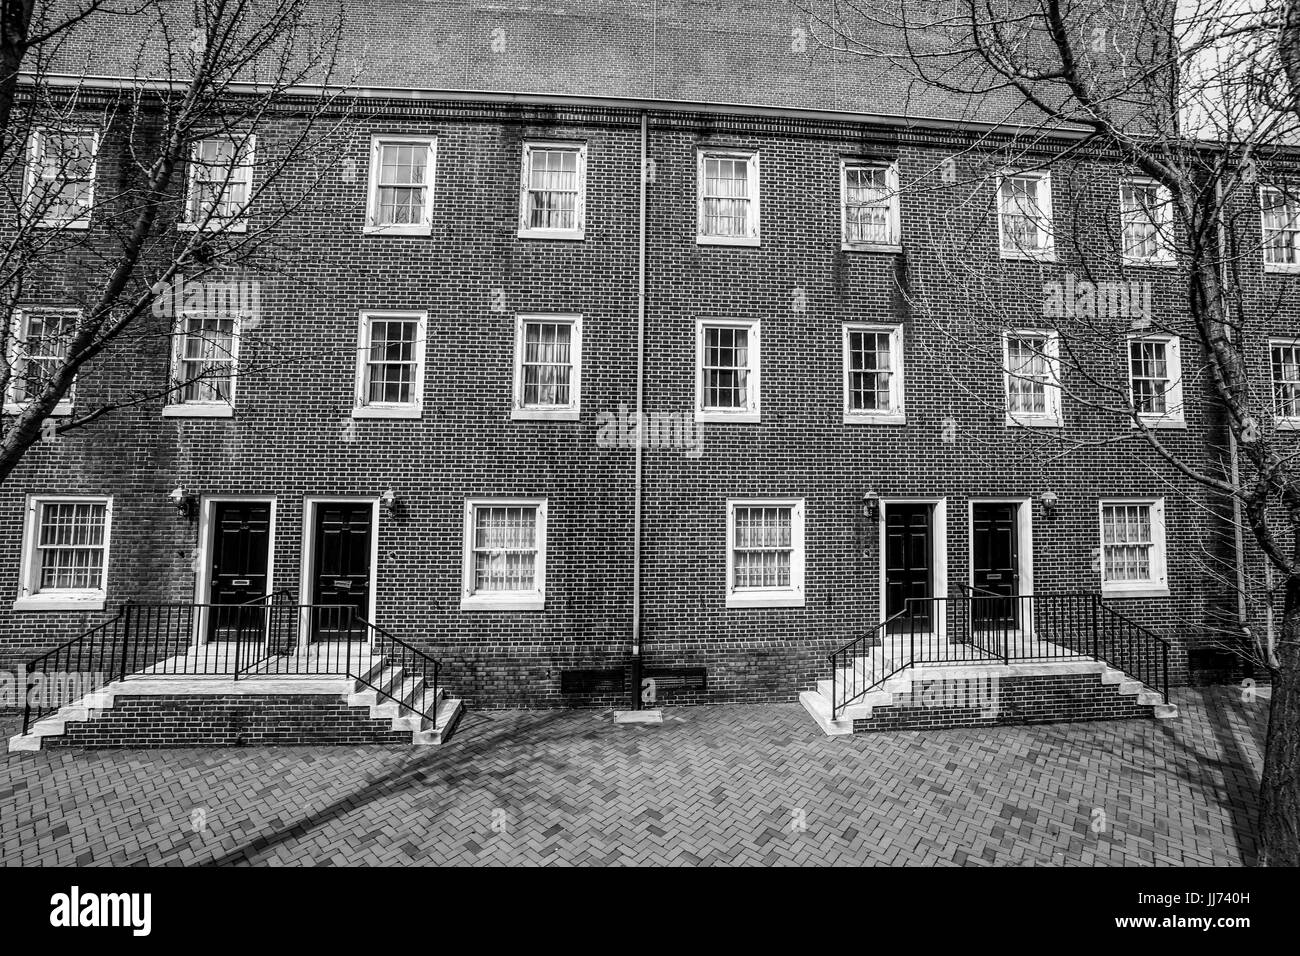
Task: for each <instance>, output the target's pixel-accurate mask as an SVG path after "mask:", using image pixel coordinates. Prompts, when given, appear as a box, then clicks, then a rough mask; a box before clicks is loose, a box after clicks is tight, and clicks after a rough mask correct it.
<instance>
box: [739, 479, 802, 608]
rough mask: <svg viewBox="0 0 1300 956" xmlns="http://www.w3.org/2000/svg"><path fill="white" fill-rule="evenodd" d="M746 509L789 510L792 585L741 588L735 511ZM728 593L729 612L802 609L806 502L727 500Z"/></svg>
mask: <svg viewBox="0 0 1300 956" xmlns="http://www.w3.org/2000/svg"><path fill="white" fill-rule="evenodd" d="M745 508H756V509H757V508H773V509H789V510H790V544H791V547H790V584H789V585H788V586H784V587H782V586H773V587H739V586H737V583H736V574H737V567H736V565H737V562H736V553H737V540H736V511H737V510H738V509H745ZM726 547H727V555H726V563H727V569H726V571H727V578H726V584H727V593H726V606H727V607H729V608H755V607H803V606H804V602H805V596H804V572H805V560H806V556H805V551H804V499H802V498H728V499H727V541H726Z"/></svg>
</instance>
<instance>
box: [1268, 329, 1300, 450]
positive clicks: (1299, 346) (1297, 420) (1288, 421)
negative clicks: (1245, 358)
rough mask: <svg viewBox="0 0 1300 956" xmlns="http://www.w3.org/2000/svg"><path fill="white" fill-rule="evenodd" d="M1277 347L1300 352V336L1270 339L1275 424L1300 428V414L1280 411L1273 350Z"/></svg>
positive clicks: (1269, 370)
mask: <svg viewBox="0 0 1300 956" xmlns="http://www.w3.org/2000/svg"><path fill="white" fill-rule="evenodd" d="M1276 348H1283V349H1295V350H1296V352H1298V353H1300V337H1292V338H1278V337H1276V336H1274V337H1273V338H1270V339H1269V340H1268V389H1269V395H1270V398H1271V399H1272V405H1273V425H1274V427H1276V428H1278V429H1280V430H1283V431H1296V430H1300V415H1283V414H1280V413H1279V411H1278V403H1277V386H1278V381H1277V379H1276V378H1275V377H1274V376H1273V350H1274V349H1276Z"/></svg>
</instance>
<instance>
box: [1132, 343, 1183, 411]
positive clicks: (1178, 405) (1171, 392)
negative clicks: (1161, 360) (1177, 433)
mask: <svg viewBox="0 0 1300 956" xmlns="http://www.w3.org/2000/svg"><path fill="white" fill-rule="evenodd" d="M1134 342H1163V343H1164V344H1165V370H1166V373H1167V374H1168V376H1169V388H1167V389H1166V390H1165V407H1166V408H1167V411H1165V412H1163V413H1161V412H1137V413H1136V414H1137V419H1138V421H1139V422H1141V423H1142V424H1143V425H1145V426H1146V427H1147V428H1186V427H1187V421H1186V417H1185V412H1184V408H1183V359H1182V343H1181V341H1180V340H1179V338H1178V336H1176V335H1167V334H1134V335H1130V336H1128V338H1127V340H1126V341H1125V343H1124V369H1125V373H1124V374H1125V375H1126V376H1127V377H1128V399H1129V402H1130V404H1132V406H1133V408H1134V409H1135V410H1136V408H1137V402H1136V401H1135V399H1134V394H1133V343H1134ZM1129 424H1130V426H1131V427H1133V428H1137V427H1138V422H1134V421H1132V419H1130V422H1129Z"/></svg>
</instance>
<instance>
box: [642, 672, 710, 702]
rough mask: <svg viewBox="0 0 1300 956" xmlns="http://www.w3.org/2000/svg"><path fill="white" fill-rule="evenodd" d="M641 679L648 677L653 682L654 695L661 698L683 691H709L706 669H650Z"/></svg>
mask: <svg viewBox="0 0 1300 956" xmlns="http://www.w3.org/2000/svg"><path fill="white" fill-rule="evenodd" d="M642 677H643V678H645V677H650V678H653V679H654V682H655V694H656V696H658V697H662V696H663V695H665V694H672V693H676V692H678V691H684V690H698V691H704V690H708V689H709V669H708V668H707V667H664V668H657V667H650V668H646V670H645V671H644V673H643V674H642Z"/></svg>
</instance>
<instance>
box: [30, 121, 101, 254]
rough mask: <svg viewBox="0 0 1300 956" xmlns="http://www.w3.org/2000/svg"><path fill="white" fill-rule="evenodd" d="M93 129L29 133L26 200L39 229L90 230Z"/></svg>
mask: <svg viewBox="0 0 1300 956" xmlns="http://www.w3.org/2000/svg"><path fill="white" fill-rule="evenodd" d="M98 148H99V134H98V133H97V132H96V131H95V130H84V129H83V130H52V129H41V130H37V131H35V132H34V133H33V134H32V138H31V146H30V152H29V156H28V175H27V201H28V203H29V211H30V214H31V215H32V216H33V217H35V219H36V223H37V225H39V226H47V227H51V228H59V227H61V228H65V229H87V228H89V227H90V210H91V207H92V206H93V204H94V201H95V156H96V152H97V151H98Z"/></svg>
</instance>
